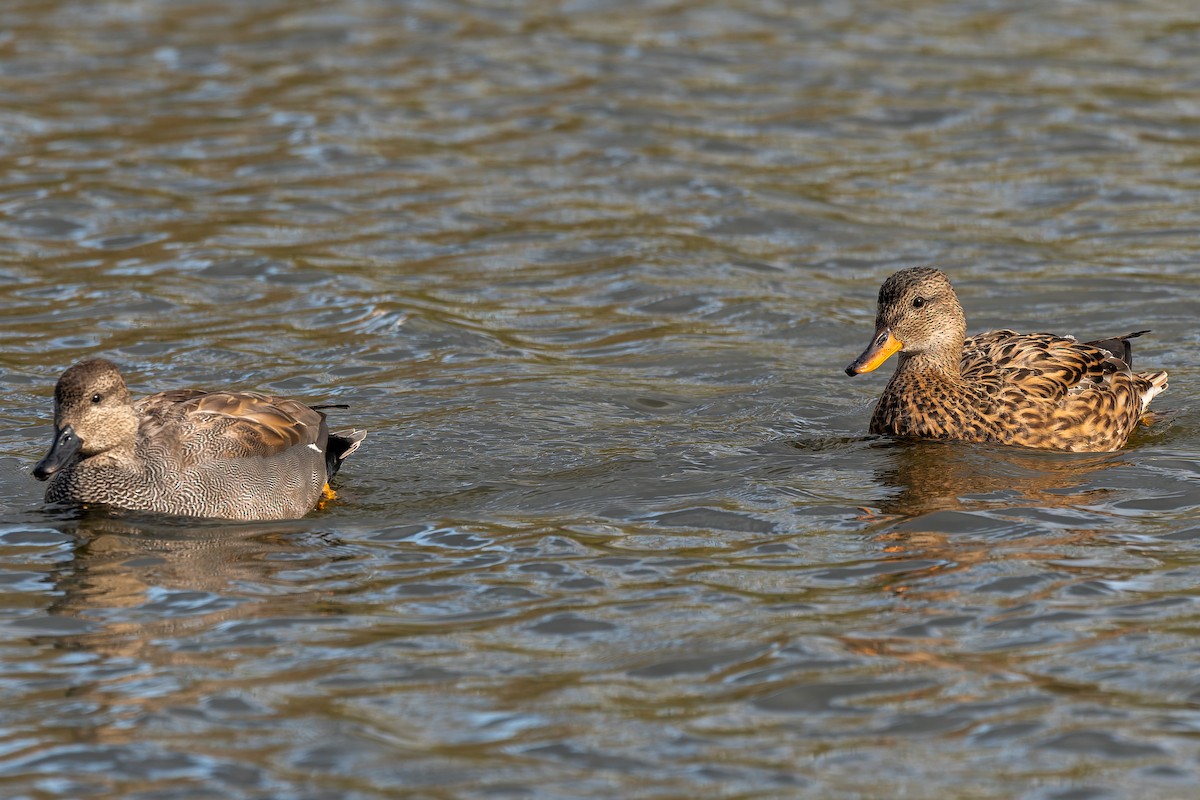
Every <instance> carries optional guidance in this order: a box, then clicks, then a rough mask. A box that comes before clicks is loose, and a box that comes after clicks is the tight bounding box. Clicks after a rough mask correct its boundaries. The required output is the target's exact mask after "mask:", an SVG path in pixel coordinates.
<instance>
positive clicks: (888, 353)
mask: <svg viewBox="0 0 1200 800" xmlns="http://www.w3.org/2000/svg"><path fill="white" fill-rule="evenodd" d="M902 347H904V342H902V341H900V340H899V339H897V338H896V337H895V336H892V332H891V331H890V330H889V329H887V328H884V329H883V330H881V331H877V332H876V334H875V338H874V339H872V340H871V345H870V346H869V347H868V348H867V349H866V350H864V351H863V354H862V355H861V356H859V357H858V358H857V359H855V361H854V363H853V364H851V365H850V366H848V367H846V374H847V375H861V374H863V373H864V372H870V371H871V370H873V369H875V368H876V367H878V366H879V365H880V364H882V363H883V362H885V361H887V360H888V359H889V358H891V357H892V354H893V353H895V352H896V351H897V350H899V349H901V348H902Z"/></svg>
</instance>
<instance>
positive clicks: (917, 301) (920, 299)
mask: <svg viewBox="0 0 1200 800" xmlns="http://www.w3.org/2000/svg"><path fill="white" fill-rule="evenodd" d="M923 305H925V298H924V297H918V298H917V299H915V300H913V308H920V307H921V306H923Z"/></svg>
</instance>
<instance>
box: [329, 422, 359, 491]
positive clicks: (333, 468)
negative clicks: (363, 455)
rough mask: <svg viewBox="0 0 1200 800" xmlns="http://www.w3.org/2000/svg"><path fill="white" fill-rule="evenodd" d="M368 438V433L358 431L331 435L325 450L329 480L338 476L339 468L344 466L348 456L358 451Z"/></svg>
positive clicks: (339, 432)
mask: <svg viewBox="0 0 1200 800" xmlns="http://www.w3.org/2000/svg"><path fill="white" fill-rule="evenodd" d="M366 437H367V432H366V431H363V430H357V429H356V430H348V431H337V432H336V433H331V434H329V444H328V446H326V448H325V472H326V474H327V475H328V478H329V480H332V479H333V476H334V475H337V471H338V468H339V467H341V466H342V462H343V461H345V460H346V456H348V455H350V454H351V453H353V452H354V451H355V450H357V449H358V446H359V445H361V444H362V440H363V439H365V438H366Z"/></svg>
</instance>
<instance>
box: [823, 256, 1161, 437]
mask: <svg viewBox="0 0 1200 800" xmlns="http://www.w3.org/2000/svg"><path fill="white" fill-rule="evenodd" d="M966 330H967V323H966V319H965V318H964V316H963V310H962V306H960V305H959V303H958V297H956V296H955V294H954V290H953V289H952V288H951V287H950V281H949V279H948V278H947V277H946V276H945V274H944V273H942V272H941V271H939V270H936V269H930V268H928V267H916V268H913V269H905V270H901V271H900V272H897V273H896V274H895V275H892V276H891V277H890V278H888V279H887V280H886V281H884V283H883V286H882V287H881V288H880V289H879V312H878V314H877V316H876V317H875V338H874V339H872V340H871V344H870V346H868V347H867V349H866V350H865V351H864V352H863V354H862V355H861V356H859V357H858V359H857V360H856V361H855V362H854V363H853V364H851V365H850V366H849V367H847V368H846V374H848V375H859V374H861V373H863V372H870V371H871V370H873V369H875V368H876V367H878V366H879V365H880V364H882V363H883V362H884V361H887V359H888V357H889V356H891V355H892V354H893V353H895V352H897V351H899V353H900V363H899V365H898V366H897V367H896V372H895V374H894V375H892V379H891V380H890V381H889V382H888V385H887V388H886V389H884V390H883V396H882V397H880V398H879V402H878V403H877V404H876V406H875V413H874V414H873V415H872V416H871V433H880V434H891V435H895V436H905V437H911V438H915V439H958V440H963V441H969V442H1000V443H1002V444H1015V445H1022V446H1024V447H1037V448H1044V449H1049V450H1073V451H1076V452H1108V451H1112V450H1117V449H1119V448H1120V447H1121V446H1123V445H1124V444H1125V441H1126V439H1128V438H1129V434H1130V433H1132V432H1133V429H1134V428H1136V427H1137V425H1138V422H1139V421H1140V420H1141V419H1142V415H1143V413H1144V412H1145V411H1146V407H1147V406H1148V405H1150V401H1151V400H1153V399H1154V397H1155V396H1156V395H1157V394H1158V393H1159V392H1161V391H1163V390H1164V389H1166V388H1167V373H1165V372H1133V371H1132V369H1131V368H1130V367H1131V366H1132V364H1133V348H1132V347H1131V346H1130V343H1129V340H1130V339H1132V338H1133V337H1135V336H1141V335H1142V334H1143V333H1146V331H1138V332H1137V333H1130V334H1126V335H1125V336H1117V337H1114V338H1112V339H1104V340H1102V341H1096V342H1088V343H1086V344H1085V343H1082V342H1078V341H1076V340H1075V339H1074V338H1072V337H1069V336H1067V337H1063V336H1055V335H1053V334H1049V333H1025V334H1020V333H1015V332H1013V331H1008V330H1004V331H992V332H990V333H981V334H979V335H978V336H972V337H971V338H969V339H968V338H966Z"/></svg>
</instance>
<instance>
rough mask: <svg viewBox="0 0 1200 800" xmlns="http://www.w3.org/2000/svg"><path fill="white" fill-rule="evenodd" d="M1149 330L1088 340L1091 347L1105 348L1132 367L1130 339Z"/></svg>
mask: <svg viewBox="0 0 1200 800" xmlns="http://www.w3.org/2000/svg"><path fill="white" fill-rule="evenodd" d="M1149 332H1150V331H1148V330H1147V331H1136V332H1134V333H1127V334H1125V335H1124V336H1114V337H1112V338H1111V339H1098V340H1096V341H1094V342H1088V344H1090V345H1091V346H1092V347H1099V348H1100V349H1101V350H1107V351H1108V352H1110V353H1112V354H1113V355H1114V356H1116V357H1117V358H1119V359H1121V360H1122V361H1124V362H1125V366H1127V367H1129V368H1130V369H1133V345H1131V344H1130V343H1129V340H1130V339H1136V338H1137V337H1139V336H1141V335H1142V334H1143V333H1149Z"/></svg>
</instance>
